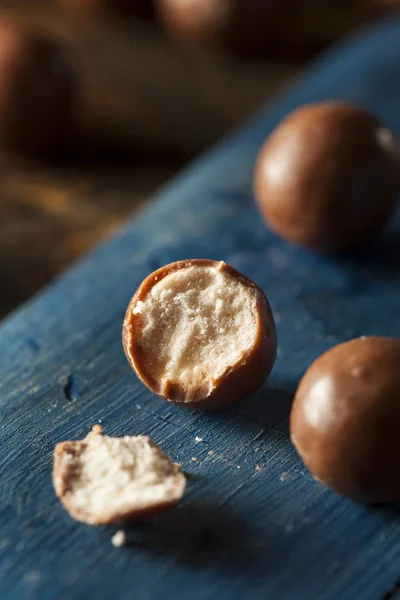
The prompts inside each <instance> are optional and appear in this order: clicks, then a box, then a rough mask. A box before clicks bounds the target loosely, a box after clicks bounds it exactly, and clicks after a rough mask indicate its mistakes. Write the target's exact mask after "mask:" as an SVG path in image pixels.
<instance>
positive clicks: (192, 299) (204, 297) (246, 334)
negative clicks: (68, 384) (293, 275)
mask: <svg viewBox="0 0 400 600" xmlns="http://www.w3.org/2000/svg"><path fill="white" fill-rule="evenodd" d="M123 345H124V350H125V354H126V357H127V359H128V361H129V364H130V365H131V367H132V369H133V370H134V371H135V372H136V374H137V375H138V377H139V378H140V379H141V380H142V382H143V383H144V384H145V385H147V387H148V388H150V389H151V390H152V391H153V392H154V393H156V394H158V395H159V396H161V397H162V398H164V399H166V400H169V401H171V402H174V403H176V404H179V405H181V406H185V407H191V408H198V409H208V410H213V409H219V408H222V407H224V406H228V405H230V404H233V403H234V402H237V401H239V400H242V399H244V398H245V397H246V396H249V395H250V394H252V393H253V392H255V391H256V390H257V389H258V388H259V387H260V386H261V385H262V384H263V383H264V381H265V380H266V379H267V377H268V375H269V373H270V371H271V369H272V367H273V364H274V362H275V357H276V348H277V340H276V330H275V323H274V318H273V315H272V311H271V307H270V305H269V302H268V300H267V298H266V296H265V294H264V293H263V291H262V290H261V289H260V288H259V287H258V286H257V285H256V284H255V283H253V282H252V281H251V280H250V279H248V278H247V277H245V276H244V275H242V274H241V273H239V272H238V271H236V270H235V269H233V268H232V267H230V266H229V265H227V264H226V263H224V262H222V261H220V262H218V261H214V260H204V259H201V260H199V259H196V260H183V261H179V262H176V263H172V264H170V265H166V266H164V267H162V268H161V269H158V270H157V271H155V272H154V273H152V274H151V275H149V276H148V277H147V278H146V279H145V280H144V281H143V283H142V284H141V286H140V287H139V289H138V290H137V292H136V293H135V294H134V296H133V298H132V299H131V301H130V303H129V305H128V309H127V312H126V316H125V321H124V324H123Z"/></svg>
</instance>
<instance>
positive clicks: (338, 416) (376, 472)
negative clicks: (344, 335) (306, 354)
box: [290, 337, 400, 503]
mask: <svg viewBox="0 0 400 600" xmlns="http://www.w3.org/2000/svg"><path fill="white" fill-rule="evenodd" d="M399 365H400V341H399V340H395V339H390V338H384V337H364V338H359V339H355V340H352V341H350V342H346V343H344V344H340V345H339V346H336V347H335V348H332V349H331V350H329V351H328V352H326V353H325V354H323V355H322V356H320V357H319V358H318V359H317V360H316V361H315V362H314V363H313V364H312V365H311V367H310V368H309V369H308V371H307V372H306V374H305V375H304V377H303V379H302V380H301V382H300V385H299V387H298V389H297V392H296V396H295V399H294V403H293V407H292V412H291V416H290V431H291V437H292V441H293V444H294V445H295V447H296V449H297V451H298V453H299V454H300V456H301V457H302V459H303V460H304V463H305V464H306V466H307V467H308V468H309V469H310V471H311V473H312V474H313V475H314V477H315V478H316V479H317V480H319V481H320V482H321V483H323V484H325V485H326V486H327V487H329V488H331V489H332V490H334V491H335V492H338V493H339V494H342V495H343V496H348V497H349V498H353V499H354V500H360V501H363V502H373V503H380V502H389V501H391V500H396V499H399V498H400V437H399V431H400V369H399Z"/></svg>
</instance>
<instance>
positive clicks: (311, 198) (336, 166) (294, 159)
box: [254, 102, 400, 252]
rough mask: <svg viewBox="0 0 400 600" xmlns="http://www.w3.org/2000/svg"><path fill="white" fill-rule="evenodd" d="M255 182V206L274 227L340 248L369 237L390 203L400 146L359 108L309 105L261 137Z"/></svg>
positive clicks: (399, 170)
mask: <svg viewBox="0 0 400 600" xmlns="http://www.w3.org/2000/svg"><path fill="white" fill-rule="evenodd" d="M254 188H255V197H256V200H257V203H258V206H259V209H260V212H261V214H262V216H263V217H264V219H265V221H266V223H267V224H268V225H269V226H270V228H271V229H272V230H274V231H275V232H276V233H278V234H280V235H281V236H282V237H284V238H286V239H288V240H290V241H292V242H295V243H297V244H301V245H304V246H307V247H309V248H311V249H313V250H318V251H323V252H333V251H340V250H345V249H347V248H350V247H353V246H357V245H359V244H361V243H363V242H367V241H369V239H370V238H371V237H372V236H373V235H374V234H375V233H377V232H378V231H379V230H380V229H381V227H382V226H383V225H384V224H385V222H386V221H387V219H388V218H389V217H390V215H391V214H392V212H393V210H394V209H395V207H396V203H397V200H398V197H399V194H400V151H399V146H398V144H397V141H396V139H395V136H394V134H393V133H392V132H391V131H390V130H389V129H388V128H387V127H386V126H385V125H384V124H383V123H382V122H380V121H379V119H377V118H376V117H375V116H373V115H372V114H370V113H369V112H367V111H365V110H363V109H361V108H358V107H355V106H351V105H348V104H344V103H342V102H321V103H317V104H310V105H308V106H305V107H301V108H300V109H298V110H296V111H295V112H293V113H292V114H290V115H289V116H288V117H287V118H286V119H285V120H284V121H283V122H282V123H281V124H280V125H278V127H277V128H276V129H275V130H274V131H273V132H272V134H271V135H270V136H269V138H267V140H266V142H265V144H264V146H263V148H262V149H261V151H260V154H259V157H258V160H257V165H256V169H255V176H254Z"/></svg>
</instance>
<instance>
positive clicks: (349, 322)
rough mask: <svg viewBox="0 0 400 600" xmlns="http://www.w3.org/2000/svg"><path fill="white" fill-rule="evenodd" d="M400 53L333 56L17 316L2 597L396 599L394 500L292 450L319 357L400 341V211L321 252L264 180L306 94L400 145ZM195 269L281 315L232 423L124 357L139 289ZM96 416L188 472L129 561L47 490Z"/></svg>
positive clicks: (3, 346) (2, 408) (373, 36)
mask: <svg viewBox="0 0 400 600" xmlns="http://www.w3.org/2000/svg"><path fill="white" fill-rule="evenodd" d="M399 52H400V20H399V19H398V20H396V21H392V22H389V21H388V22H386V23H383V24H381V25H380V27H378V28H377V29H374V30H371V31H369V32H367V33H363V34H360V35H359V36H358V37H357V38H355V39H353V40H350V41H349V42H347V43H344V44H342V45H340V46H339V47H337V48H335V49H333V50H332V51H331V52H330V53H329V54H328V55H326V56H325V57H323V58H321V59H320V60H319V61H317V62H316V63H315V64H314V66H313V67H312V69H311V70H310V72H309V73H308V74H307V75H306V76H304V77H303V78H302V79H301V80H300V81H299V83H298V84H296V85H295V86H294V87H293V88H292V89H291V90H290V91H289V92H288V93H286V94H285V95H283V96H281V97H280V98H279V99H277V100H276V101H275V102H274V103H273V104H270V105H269V106H268V107H267V108H266V109H265V110H264V111H263V112H262V113H261V114H260V115H258V116H257V117H256V118H255V119H254V120H253V121H252V122H251V123H250V124H248V125H247V126H246V127H245V128H243V129H242V130H240V131H239V132H238V133H236V134H234V135H233V136H232V137H230V138H229V139H227V140H226V141H225V142H224V143H223V144H222V145H221V146H220V147H218V148H217V149H215V150H214V151H212V152H211V153H210V154H208V155H207V156H204V157H202V158H200V159H199V160H198V161H196V163H194V164H193V165H192V166H191V167H189V168H188V169H187V170H186V171H185V172H184V173H183V174H182V175H181V176H180V177H179V178H178V179H177V180H176V181H173V182H171V184H169V185H168V186H167V187H166V188H165V189H164V190H163V191H162V192H161V194H160V195H159V196H158V198H157V199H156V200H155V202H154V203H153V204H152V205H151V207H150V208H149V209H148V210H146V212H144V213H143V214H142V215H141V216H140V218H138V219H136V220H134V221H132V222H131V223H128V224H127V226H126V227H125V228H124V230H123V231H122V232H121V233H120V234H119V235H118V236H117V237H115V238H113V239H111V240H109V241H108V242H106V243H104V244H103V245H102V246H100V247H99V248H98V249H97V250H96V251H94V252H93V253H91V254H90V255H89V256H87V257H86V258H85V259H84V260H83V261H82V262H81V263H80V264H79V265H78V266H77V267H76V268H74V269H73V270H71V271H70V272H68V273H67V274H66V275H64V276H63V277H62V278H61V279H60V280H59V281H58V282H56V283H55V284H54V285H52V286H51V287H50V288H48V289H47V290H46V291H44V292H43V293H42V294H40V295H39V297H37V298H36V299H33V300H32V301H30V302H29V303H28V304H27V305H26V306H25V307H24V308H23V309H21V310H20V311H18V312H16V313H15V314H14V315H13V316H11V317H10V318H9V319H8V320H6V321H5V322H4V323H3V325H2V327H1V328H0V351H1V354H0V356H1V358H0V416H1V420H0V428H1V429H0V431H1V437H0V460H1V463H0V472H1V479H0V596H1V597H2V598H5V599H6V600H14V599H15V600H17V599H18V600H28V599H29V598H38V599H40V600H50V599H57V600H61V599H65V600H66V599H68V600H81V599H83V598H85V599H92V598H93V599H99V598H100V599H102V598H109V597H113V598H115V599H118V600H128V599H129V598H132V597H134V598H138V599H143V600H145V599H146V600H149V599H150V600H153V599H155V600H157V599H158V598H164V597H166V598H169V597H173V598H177V599H179V600H180V599H182V600H183V599H186V598H191V599H197V598H198V599H199V600H200V599H202V600H203V599H209V598H210V599H213V598H216V599H217V598H218V599H226V600H232V599H238V600H239V599H241V598H246V597H251V598H255V599H257V600H258V599H260V600H265V598H279V599H283V600H286V599H288V600H310V599H317V598H318V599H322V600H334V599H335V600H336V599H337V598H340V599H341V600H354V599H359V598H360V599H361V598H362V599H363V600H383V599H384V598H385V599H386V598H389V597H393V595H394V594H395V593H396V592H395V591H393V590H395V585H396V581H397V579H398V577H399V575H400V567H399V564H400V514H399V510H398V507H396V506H392V507H386V508H377V507H376V508H371V507H366V506H360V505H356V504H354V503H352V502H350V501H347V500H344V499H341V498H339V497H337V496H335V495H334V494H333V493H331V492H329V491H327V490H325V489H324V488H323V487H321V486H320V485H318V484H317V483H315V482H314V481H313V480H312V478H311V477H310V475H309V473H308V472H307V471H306V469H305V468H304V466H303V465H302V463H301V461H300V460H299V458H298V457H297V456H296V453H295V451H294V449H293V448H292V446H291V444H290V441H289V437H288V412H289V409H290V403H291V392H292V390H293V388H294V386H295V384H296V382H297V381H298V378H299V376H300V375H301V374H302V373H303V372H304V370H305V368H306V367H307V366H308V365H309V363H310V362H311V360H312V359H313V358H314V357H315V356H316V355H317V354H319V353H320V352H321V351H323V350H325V349H326V348H328V347H330V346H332V345H333V344H335V343H336V342H339V341H342V340H345V339H348V338H350V337H353V336H355V335H361V334H366V333H375V334H381V335H388V334H389V335H397V336H400V324H399V320H398V315H399V303H400V301H399V294H398V290H399V283H400V269H399V264H400V253H399V250H400V246H399V236H398V231H399V228H400V216H398V217H397V219H394V220H393V222H392V223H391V225H390V227H389V228H388V230H387V231H386V233H385V235H384V236H382V238H381V239H380V240H377V241H376V242H375V244H374V246H371V248H369V249H367V250H366V251H365V252H364V253H362V254H359V255H358V256H354V255H352V256H350V255H348V256H343V257H342V258H341V259H336V260H334V259H330V260H329V259H326V258H321V257H316V256H312V255H310V254H308V253H307V252H305V251H303V250H299V249H297V248H294V247H292V246H289V245H287V244H285V243H283V242H282V241H280V240H278V239H277V238H276V237H275V236H273V235H272V234H271V233H269V232H267V231H266V230H265V228H264V226H263V224H262V223H261V220H260V218H259V216H258V214H257V212H256V209H255V207H254V203H253V199H252V191H251V175H252V168H253V161H254V157H255V155H256V153H257V151H258V149H259V147H260V145H261V143H262V141H263V139H264V137H265V136H266V135H267V134H268V132H269V131H271V129H272V128H273V127H274V126H275V124H276V123H277V121H278V120H280V119H281V118H282V117H283V116H284V115H285V114H287V112H288V111H289V110H292V109H293V108H295V107H296V106H298V105H299V104H303V103H305V102H308V101H315V100H320V99H327V98H341V99H343V100H349V101H354V102H358V103H360V104H362V105H363V106H365V107H366V108H370V109H372V110H374V111H375V112H377V113H378V115H379V116H380V117H381V118H383V119H384V120H386V121H387V122H388V124H389V125H390V126H391V127H392V128H393V129H394V130H395V131H397V132H398V133H400V114H399V111H398V106H399V101H400V86H399V81H400V65H399V62H398V56H399ZM189 256H190V257H204V256H207V257H209V258H214V259H224V260H226V261H227V262H229V263H231V264H232V265H233V266H235V267H236V268H238V269H239V270H242V271H243V272H244V273H245V274H246V275H248V276H250V277H251V278H253V279H254V280H255V281H256V282H257V283H258V284H259V285H260V286H261V287H262V288H263V289H264V291H265V292H266V293H267V295H268V296H269V298H270V300H271V303H272V305H273V308H274V310H275V313H276V316H277V325H278V336H279V344H280V348H279V357H278V361H277V364H276V367H275V369H274V371H273V374H272V376H271V378H270V381H269V385H268V387H265V388H264V389H262V390H261V391H260V392H259V393H258V394H256V395H255V397H253V398H251V399H249V400H248V401H247V402H245V403H243V404H242V405H240V406H238V407H237V408H235V409H234V410H229V411H225V412H221V413H218V414H198V413H194V412H190V411H183V410H182V409H179V408H177V407H173V406H170V405H168V404H167V403H163V402H162V401H160V400H159V399H156V398H155V397H153V396H152V394H151V393H150V392H149V391H148V390H147V389H145V388H143V386H142V385H141V384H140V383H139V382H138V380H137V379H136V378H135V376H134V375H133V373H132V372H131V371H130V369H129V367H128V365H127V363H126V360H125V358H124V356H123V351H122V346H121V323H122V319H123V316H124V311H125V308H126V305H127V303H128V300H129V298H130V296H131V294H132V293H133V291H134V290H135V288H136V287H137V285H138V284H139V283H140V281H141V280H142V279H143V278H144V277H145V276H146V275H147V274H148V273H149V271H152V270H154V269H155V268H157V267H158V266H160V265H162V264H165V263H167V262H170V261H173V260H178V259H182V258H187V257H189ZM98 422H101V423H102V424H103V427H104V430H105V432H106V433H107V434H110V435H121V434H125V433H126V434H135V433H138V434H139V433H146V434H148V435H149V436H151V437H152V438H153V439H154V441H155V442H158V443H160V444H161V446H162V448H163V449H164V450H165V451H166V452H168V453H169V454H170V455H171V456H172V457H173V458H174V459H175V460H176V461H178V462H180V463H182V464H183V468H184V470H185V471H186V472H187V473H188V475H189V479H190V481H189V489H188V493H187V495H186V496H185V499H184V501H183V503H182V504H181V505H180V506H179V507H177V508H176V509H173V510H171V511H169V512H167V513H165V514H163V515H160V516H159V517H157V518H156V519H154V520H153V521H151V522H143V523H138V524H137V525H136V526H133V527H132V528H130V529H129V531H128V535H129V539H130V542H131V545H130V547H128V548H123V549H114V548H113V547H112V545H111V542H110V538H111V535H112V533H113V531H112V530H111V531H110V530H108V529H95V528H90V527H85V526H82V525H80V524H78V523H74V522H73V521H71V520H70V519H69V517H68V516H67V514H66V513H65V512H64V510H63V509H62V507H61V506H60V504H59V503H58V502H57V500H56V498H55V496H54V493H53V491H52V487H51V466H52V450H53V447H54V445H55V443H56V442H58V441H60V440H64V439H69V438H78V437H83V436H84V435H85V434H86V433H87V431H88V430H89V429H90V427H91V426H92V425H93V424H95V423H98ZM196 436H200V437H201V438H203V442H199V443H198V442H196V441H195V437H196ZM387 594H389V596H388V595H387Z"/></svg>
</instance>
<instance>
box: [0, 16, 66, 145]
mask: <svg viewBox="0 0 400 600" xmlns="http://www.w3.org/2000/svg"><path fill="white" fill-rule="evenodd" d="M76 100H77V76H76V72H75V70H74V68H73V63H72V60H71V57H70V56H69V55H68V53H67V52H66V51H65V49H64V48H62V47H61V46H60V45H59V44H58V43H56V42H55V41H53V40H49V39H46V38H43V37H40V36H37V35H35V34H33V33H30V32H28V31H25V30H23V29H20V28H19V27H17V26H15V25H12V24H9V23H5V22H1V23H0V146H1V148H2V149H3V150H7V151H11V152H15V153H22V154H29V155H37V154H45V153H47V152H49V151H54V150H58V149H60V147H61V146H63V145H65V144H66V143H67V142H69V141H70V139H71V134H72V132H73V131H74V129H75V109H76Z"/></svg>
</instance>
